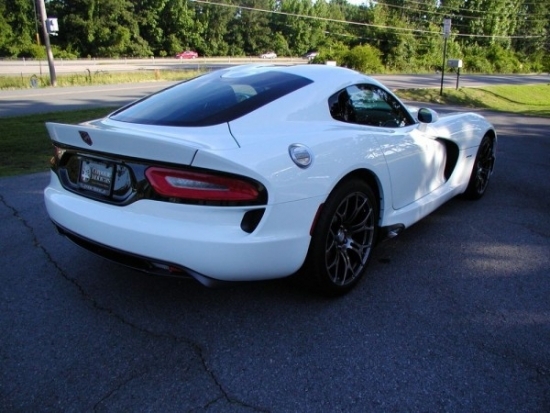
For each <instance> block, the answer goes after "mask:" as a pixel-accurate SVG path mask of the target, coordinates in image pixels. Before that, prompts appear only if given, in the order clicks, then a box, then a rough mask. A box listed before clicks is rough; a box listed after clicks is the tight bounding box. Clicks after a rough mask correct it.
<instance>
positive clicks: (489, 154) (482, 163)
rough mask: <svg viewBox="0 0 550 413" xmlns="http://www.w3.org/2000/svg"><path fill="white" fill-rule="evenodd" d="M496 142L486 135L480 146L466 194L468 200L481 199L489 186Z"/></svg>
mask: <svg viewBox="0 0 550 413" xmlns="http://www.w3.org/2000/svg"><path fill="white" fill-rule="evenodd" d="M494 149H495V148H494V141H493V139H492V138H491V137H489V136H488V135H485V136H484V137H483V139H482V140H481V143H480V144H479V148H478V150H477V155H476V160H475V163H474V168H473V170H472V175H471V176H470V182H469V183H468V187H467V188H466V191H465V192H464V196H465V197H466V198H468V199H474V200H475V199H480V198H481V197H482V196H483V194H484V193H485V191H486V189H487V186H488V185H489V178H490V177H491V174H492V172H493V166H494V164H495V153H494Z"/></svg>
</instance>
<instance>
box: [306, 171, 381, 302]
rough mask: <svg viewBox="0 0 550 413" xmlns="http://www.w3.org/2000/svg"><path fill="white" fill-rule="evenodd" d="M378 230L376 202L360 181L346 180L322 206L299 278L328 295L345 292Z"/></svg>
mask: <svg viewBox="0 0 550 413" xmlns="http://www.w3.org/2000/svg"><path fill="white" fill-rule="evenodd" d="M377 231H378V202H377V199H376V196H375V195H374V192H373V191H372V190H371V189H370V187H369V186H368V185H367V184H366V183H365V182H363V181H361V180H358V179H354V180H350V181H346V182H344V183H343V184H341V185H339V186H338V187H336V188H335V189H334V191H333V192H332V194H331V195H330V196H329V197H328V199H327V201H326V202H325V204H324V205H323V206H322V210H321V213H320V215H319V219H318V221H317V223H316V225H315V228H314V230H313V233H312V238H311V243H310V246H309V251H308V254H307V257H306V261H305V263H304V266H303V267H302V269H301V271H300V275H301V278H302V279H303V280H304V281H305V282H306V283H307V285H308V286H310V287H312V288H314V289H315V290H317V291H319V292H321V293H323V294H325V295H329V296H337V295H341V294H345V293H347V292H348V291H349V290H351V289H352V288H353V287H354V286H355V285H356V284H357V283H358V282H359V280H360V279H361V278H362V277H363V275H364V274H365V272H366V269H367V263H368V260H369V258H370V256H371V252H372V249H373V247H374V242H375V240H376V235H377Z"/></svg>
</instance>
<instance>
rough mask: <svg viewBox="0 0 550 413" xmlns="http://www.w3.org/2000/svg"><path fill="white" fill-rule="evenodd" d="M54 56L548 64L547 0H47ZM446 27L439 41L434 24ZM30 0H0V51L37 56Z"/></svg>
mask: <svg viewBox="0 0 550 413" xmlns="http://www.w3.org/2000/svg"><path fill="white" fill-rule="evenodd" d="M45 4H46V10H47V14H48V17H55V18H57V19H58V24H59V33H58V34H57V35H56V36H51V37H50V43H51V45H52V49H53V53H54V56H55V57H56V58H65V59H70V58H101V57H109V58H120V57H152V56H156V57H168V56H174V55H175V54H176V53H178V52H180V51H182V50H186V49H189V50H194V51H197V52H198V53H199V55H200V56H207V57H208V56H257V55H258V54H261V53H264V52H266V51H274V52H275V53H277V55H279V56H300V55H303V54H305V53H307V52H308V51H312V50H316V51H319V55H318V57H317V58H316V59H318V61H326V60H336V61H337V62H338V63H339V64H342V65H346V66H349V67H354V68H356V69H359V70H363V71H369V72H394V71H399V72H418V71H428V70H437V69H438V68H440V66H441V65H442V64H443V58H442V50H443V49H444V48H445V50H446V51H447V53H446V55H447V56H448V57H450V58H457V59H462V60H463V62H464V69H465V70H467V71H469V72H483V73H494V72H501V73H518V72H542V71H549V70H550V58H549V52H550V0H513V1H512V0H378V1H376V2H375V1H369V0H365V2H364V3H363V4H360V5H357V4H355V3H353V4H352V3H350V2H348V1H347V0H332V1H329V0H132V1H131V0H46V3H45ZM446 18H448V19H450V22H451V31H450V35H449V36H448V38H447V39H444V36H443V35H442V33H443V22H444V20H445V19H446ZM39 26H40V18H39V17H37V6H36V4H35V0H0V57H4V58H6V57H9V58H22V57H27V58H43V57H44V56H45V50H44V47H43V46H42V45H43V39H41V36H40V35H39V33H41V29H40V27H39Z"/></svg>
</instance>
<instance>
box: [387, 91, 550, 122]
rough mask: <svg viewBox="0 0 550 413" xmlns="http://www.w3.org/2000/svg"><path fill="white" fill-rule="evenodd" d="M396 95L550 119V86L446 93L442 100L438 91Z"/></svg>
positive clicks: (405, 98) (444, 92)
mask: <svg viewBox="0 0 550 413" xmlns="http://www.w3.org/2000/svg"><path fill="white" fill-rule="evenodd" d="M395 93H396V94H397V96H399V97H400V98H401V99H404V100H413V101H417V102H428V103H430V102H431V103H441V104H448V105H459V106H466V107H471V108H482V109H490V110H496V111H501V112H512V113H518V114H522V115H527V116H542V117H550V82H549V84H545V85H527V86H492V87H484V88H459V89H458V90H455V89H443V96H442V97H441V96H439V89H400V90H396V91H395Z"/></svg>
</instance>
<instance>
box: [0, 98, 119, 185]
mask: <svg viewBox="0 0 550 413" xmlns="http://www.w3.org/2000/svg"><path fill="white" fill-rule="evenodd" d="M113 110H114V108H100V109H87V110H77V111H68V112H54V113H46V114H40V115H29V116H18V117H9V118H0V140H1V142H2V152H0V177H4V176H13V175H22V174H27V173H33V172H41V171H47V170H48V168H49V165H50V158H51V156H52V155H53V151H52V145H51V142H50V139H49V137H48V132H47V130H46V127H45V126H44V123H45V122H60V123H73V124H75V123H79V122H83V121H85V120H90V119H95V118H99V117H103V116H105V115H107V114H108V113H110V112H112V111H113Z"/></svg>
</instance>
